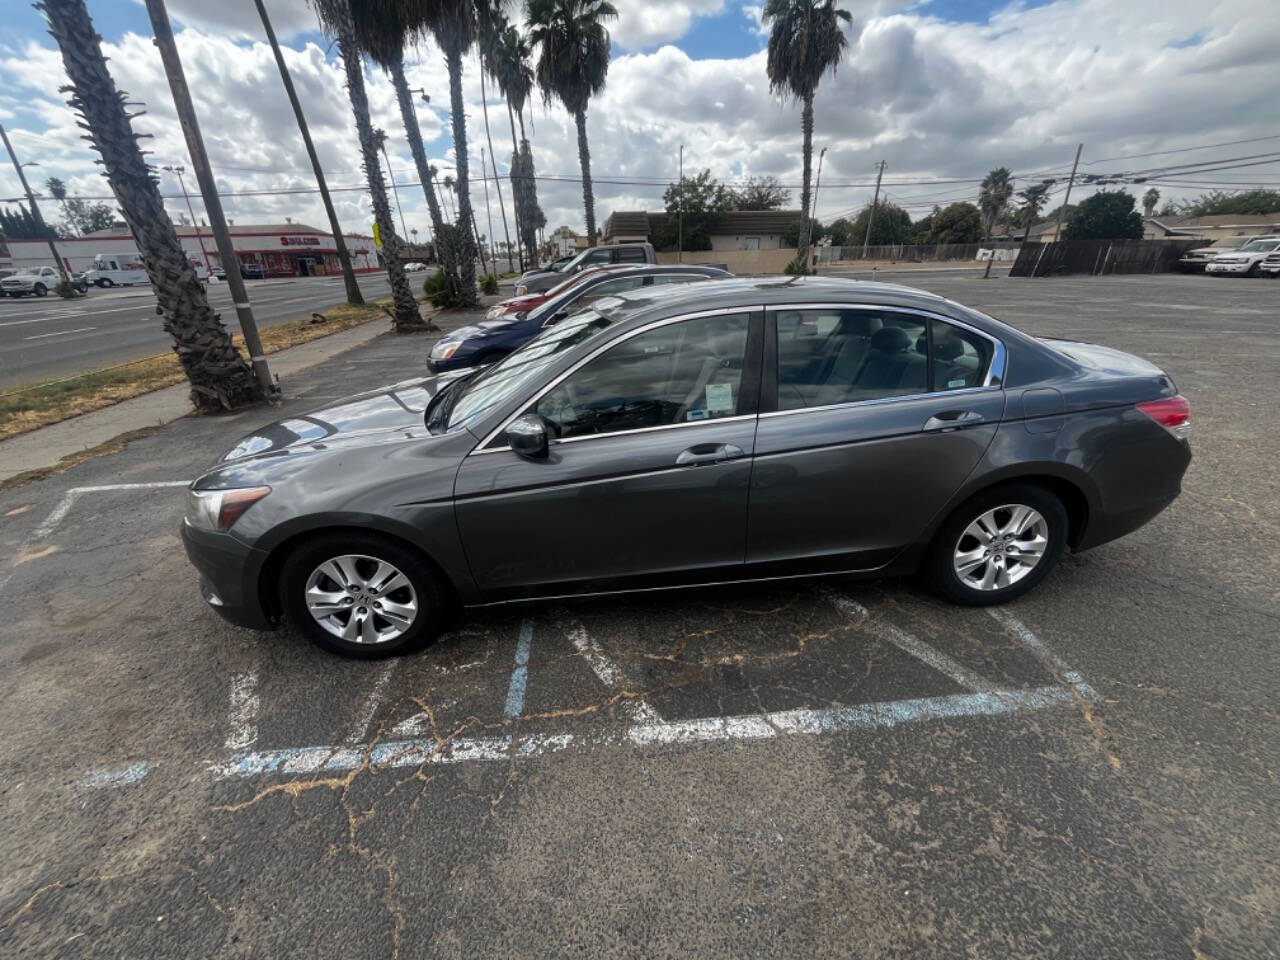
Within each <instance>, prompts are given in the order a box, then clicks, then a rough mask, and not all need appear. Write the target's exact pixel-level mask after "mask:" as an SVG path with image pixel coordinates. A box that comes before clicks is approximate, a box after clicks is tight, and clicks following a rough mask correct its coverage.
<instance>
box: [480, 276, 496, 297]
mask: <svg viewBox="0 0 1280 960" xmlns="http://www.w3.org/2000/svg"><path fill="white" fill-rule="evenodd" d="M480 292H481V293H483V294H484V295H485V296H487V297H492V296H494V295H495V294H496V293H497V292H498V278H497V277H495V276H494V275H493V274H492V273H486V274H485V275H484V279H483V280H481V281H480Z"/></svg>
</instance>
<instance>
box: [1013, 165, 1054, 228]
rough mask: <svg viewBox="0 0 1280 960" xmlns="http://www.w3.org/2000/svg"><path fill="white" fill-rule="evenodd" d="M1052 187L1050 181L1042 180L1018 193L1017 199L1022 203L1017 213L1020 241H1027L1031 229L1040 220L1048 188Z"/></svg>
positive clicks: (1047, 197) (1047, 196) (1047, 195)
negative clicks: (1019, 218)
mask: <svg viewBox="0 0 1280 960" xmlns="http://www.w3.org/2000/svg"><path fill="white" fill-rule="evenodd" d="M1051 186H1053V181H1052V180H1044V181H1042V182H1041V183H1037V184H1033V185H1032V186H1030V187H1027V188H1026V189H1025V190H1019V191H1018V199H1019V200H1021V201H1022V207H1021V208H1020V210H1019V211H1018V212H1019V214H1020V217H1021V220H1022V239H1023V240H1024V241H1025V240H1027V239H1028V235H1029V234H1030V232H1031V227H1032V226H1033V225H1034V224H1035V222H1036V221H1037V220H1039V219H1040V211H1041V210H1043V209H1044V205H1045V202H1046V201H1047V200H1048V199H1049V188H1050V187H1051Z"/></svg>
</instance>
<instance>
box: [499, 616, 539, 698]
mask: <svg viewBox="0 0 1280 960" xmlns="http://www.w3.org/2000/svg"><path fill="white" fill-rule="evenodd" d="M532 644H533V621H532V620H528V619H526V620H523V621H521V623H520V640H519V642H518V643H517V644H516V662H515V666H514V667H513V668H512V670H511V685H510V686H509V687H507V706H506V710H505V711H504V715H505V716H506V718H507V719H508V720H514V719H516V718H517V717H519V716H520V715H521V714H522V713H524V688H525V683H526V682H527V681H528V678H529V648H530V646H531V645H532Z"/></svg>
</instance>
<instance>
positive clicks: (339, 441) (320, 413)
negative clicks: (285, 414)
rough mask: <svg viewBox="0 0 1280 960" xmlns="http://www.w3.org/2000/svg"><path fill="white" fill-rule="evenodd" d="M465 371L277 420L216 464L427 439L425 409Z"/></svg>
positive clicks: (349, 399)
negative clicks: (424, 421) (424, 418)
mask: <svg viewBox="0 0 1280 960" xmlns="http://www.w3.org/2000/svg"><path fill="white" fill-rule="evenodd" d="M465 372H466V371H450V372H448V373H442V374H440V375H438V376H433V377H423V378H418V379H414V380H404V381H402V382H400V383H395V384H392V385H391V386H388V387H382V388H380V389H378V390H372V391H370V392H368V393H360V394H356V395H355V396H351V397H346V398H344V399H342V400H339V401H338V402H337V403H334V404H332V405H331V406H327V407H322V408H321V409H319V410H312V411H311V412H309V413H304V414H301V415H299V416H296V417H289V418H288V419H285V420H277V421H276V422H275V423H271V424H268V425H267V426H265V427H262V428H261V429H259V430H255V431H254V432H253V433H251V434H249V435H248V436H246V437H243V438H242V439H241V440H240V442H239V443H237V444H236V445H235V446H234V447H232V448H231V449H230V450H229V451H227V453H226V454H225V455H224V456H223V457H222V458H221V459H220V460H219V461H218V468H221V467H223V466H224V465H229V464H243V463H245V462H247V461H250V460H263V459H267V458H279V457H295V456H297V455H300V454H310V453H314V452H320V451H325V450H335V449H345V448H351V447H359V446H372V445H376V444H383V443H395V442H399V441H401V440H414V439H421V438H423V437H428V436H430V435H431V434H430V432H429V431H428V430H427V428H426V425H425V423H423V418H422V415H423V412H424V411H425V410H426V408H427V404H428V403H429V402H430V401H431V398H432V397H433V396H435V395H436V393H438V392H439V391H440V389H441V388H443V387H444V386H446V385H447V384H448V383H450V382H451V381H453V380H455V379H457V378H458V377H459V376H461V375H462V374H463V373H465Z"/></svg>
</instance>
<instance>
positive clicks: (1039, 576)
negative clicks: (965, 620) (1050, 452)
mask: <svg viewBox="0 0 1280 960" xmlns="http://www.w3.org/2000/svg"><path fill="white" fill-rule="evenodd" d="M1067 526H1068V524H1067V512H1066V509H1065V508H1064V507H1063V506H1062V501H1061V500H1059V499H1058V498H1057V497H1056V496H1054V495H1053V494H1052V493H1050V492H1049V491H1048V490H1045V489H1044V488H1042V487H1038V486H1032V485H1024V484H1012V485H1009V486H1003V487H997V488H995V489H993V490H989V491H987V492H986V493H982V494H979V495H978V496H976V497H974V498H973V499H972V500H970V501H968V502H967V503H966V504H964V505H963V506H961V507H960V508H959V509H957V510H956V511H955V513H953V514H952V515H951V516H950V517H949V518H948V519H947V521H946V523H944V524H943V526H942V529H941V530H940V531H939V532H938V535H937V537H936V538H935V539H934V542H933V546H932V547H931V548H930V552H929V555H928V557H927V558H926V560H925V567H924V572H925V575H926V577H927V578H928V580H929V582H930V584H931V585H932V586H933V588H934V589H935V590H936V591H937V592H938V593H940V594H941V595H942V596H944V597H945V598H947V599H948V600H951V601H952V602H954V603H960V604H964V605H965V606H991V605H993V604H997V603H1005V602H1007V601H1009V600H1013V599H1014V598H1016V597H1020V596H1022V595H1023V594H1024V593H1026V592H1027V591H1029V590H1031V589H1032V588H1033V587H1034V586H1035V585H1036V584H1038V583H1039V582H1040V581H1041V580H1043V579H1044V578H1045V577H1046V576H1048V574H1049V571H1050V570H1052V569H1053V566H1054V564H1056V563H1057V562H1058V558H1059V557H1060V556H1061V555H1062V550H1063V548H1064V547H1065V546H1066V539H1067Z"/></svg>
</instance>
